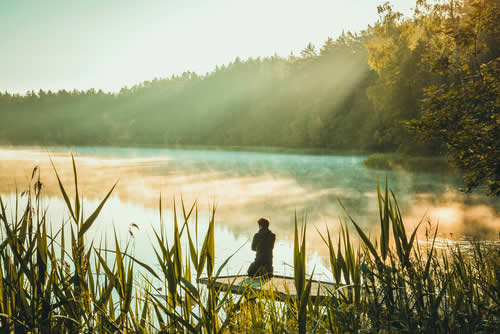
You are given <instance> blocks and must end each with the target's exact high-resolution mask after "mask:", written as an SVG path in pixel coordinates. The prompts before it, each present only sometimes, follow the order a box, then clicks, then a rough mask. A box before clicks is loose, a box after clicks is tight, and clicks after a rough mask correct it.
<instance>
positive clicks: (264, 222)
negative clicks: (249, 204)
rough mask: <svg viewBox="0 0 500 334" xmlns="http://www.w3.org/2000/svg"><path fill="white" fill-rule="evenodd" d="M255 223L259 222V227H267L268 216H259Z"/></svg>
mask: <svg viewBox="0 0 500 334" xmlns="http://www.w3.org/2000/svg"><path fill="white" fill-rule="evenodd" d="M257 223H258V224H259V228H268V227H269V218H261V219H259V221H258V222H257Z"/></svg>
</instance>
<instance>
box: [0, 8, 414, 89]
mask: <svg viewBox="0 0 500 334" xmlns="http://www.w3.org/2000/svg"><path fill="white" fill-rule="evenodd" d="M383 2H384V1H379V0H374V1H369V0H356V1H350V2H346V1H324V0H314V3H313V4H312V5H311V3H310V2H308V3H305V2H299V1H295V0H294V1H288V2H285V1H282V0H279V1H275V2H273V3H266V2H264V1H258V2H253V3H252V4H249V3H243V2H234V1H229V0H217V1H215V2H214V3H212V4H211V5H208V4H206V3H202V2H199V1H195V0H192V1H183V2H180V1H163V2H162V1H159V0H151V1H148V2H147V3H141V5H140V6H139V5H137V4H136V3H133V2H131V1H121V2H118V1H116V0H112V1H108V2H106V3H100V2H97V1H95V0H91V1H88V2H84V3H80V2H75V1H70V2H64V1H60V0H53V1H50V2H48V3H39V2H34V1H27V0H20V1H16V2H15V3H11V4H8V5H7V4H5V3H4V4H0V13H1V14H0V17H2V20H0V36H1V38H2V40H4V41H5V43H4V46H3V50H2V51H3V52H2V53H1V55H0V73H2V75H1V76H0V91H8V92H10V93H20V94H24V93H26V92H27V91H31V90H35V91H38V90H39V89H43V90H45V91H47V90H52V91H57V90H60V89H66V90H73V89H78V90H87V89H90V88H95V89H102V90H103V91H106V92H117V91H119V90H120V88H122V87H125V86H132V85H135V84H138V83H140V82H143V81H147V80H152V79H154V78H166V77H170V76H171V75H176V74H181V73H183V72H186V71H191V72H195V73H198V74H201V75H203V74H206V73H208V72H211V71H213V70H214V69H215V67H216V66H217V65H222V64H227V63H229V62H231V61H233V60H234V59H235V58H236V57H240V58H241V59H247V58H250V57H253V58H256V57H269V56H273V55H275V54H276V55H278V56H281V57H286V56H288V55H289V54H290V53H291V52H293V53H294V54H296V55H297V54H299V53H300V51H301V50H302V49H303V48H304V47H305V46H306V45H307V43H309V42H311V43H313V44H314V45H315V46H316V48H317V49H319V48H320V47H321V45H322V43H323V42H324V41H325V40H326V39H327V38H328V37H332V38H336V37H338V36H339V35H340V34H341V33H342V31H346V32H347V31H351V32H359V31H361V30H363V29H365V28H366V27H367V26H368V25H369V24H373V23H374V22H376V20H377V18H378V14H377V10H376V7H377V5H379V4H381V3H383ZM412 6H414V3H413V2H412V1H408V0H401V1H396V2H394V7H395V9H396V10H399V11H402V12H403V13H405V14H409V13H410V8H411V7H412ZM353 17H355V19H351V18H353Z"/></svg>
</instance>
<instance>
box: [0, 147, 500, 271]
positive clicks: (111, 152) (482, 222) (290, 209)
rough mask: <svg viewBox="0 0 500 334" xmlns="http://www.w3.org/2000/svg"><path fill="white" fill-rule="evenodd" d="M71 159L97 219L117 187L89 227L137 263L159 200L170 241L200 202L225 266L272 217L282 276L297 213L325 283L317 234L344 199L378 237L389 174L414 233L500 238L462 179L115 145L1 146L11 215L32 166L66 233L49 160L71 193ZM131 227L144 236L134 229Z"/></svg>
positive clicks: (337, 214)
mask: <svg viewBox="0 0 500 334" xmlns="http://www.w3.org/2000/svg"><path fill="white" fill-rule="evenodd" d="M71 152H73V153H74V154H75V157H76V161H77V167H78V176H79V187H80V189H79V190H80V193H81V194H83V196H84V198H85V212H87V213H89V214H90V211H91V210H92V209H93V208H95V207H96V206H97V205H98V203H99V202H98V201H99V199H102V198H103V197H104V196H105V195H106V193H107V191H108V190H109V189H110V188H111V187H112V186H113V184H114V183H115V182H116V181H117V180H118V185H117V187H116V190H115V191H114V193H113V196H112V197H111V198H110V200H109V201H108V202H107V204H106V206H105V208H104V210H103V212H102V214H101V216H100V217H99V220H98V221H97V222H96V224H95V225H94V226H93V227H92V231H91V234H92V235H91V237H93V238H94V239H97V240H103V242H104V240H108V241H110V240H112V239H111V238H110V237H111V236H112V235H111V233H112V232H113V229H114V230H116V231H117V233H118V234H119V236H120V239H121V240H122V241H123V242H126V240H128V239H129V238H130V239H131V242H132V245H133V252H135V254H136V256H137V257H139V258H140V259H142V260H145V261H146V262H148V261H149V262H151V263H154V260H153V259H154V257H153V256H154V253H152V247H151V246H150V245H151V243H152V240H153V236H154V234H153V229H159V228H160V213H159V200H160V196H161V199H162V207H163V212H162V218H163V220H164V222H165V225H166V230H167V234H168V233H169V232H171V225H172V221H173V213H172V208H173V203H174V200H175V201H176V202H177V208H179V207H180V205H179V204H180V203H179V202H180V199H181V197H182V198H183V200H184V203H185V204H186V206H189V207H190V206H191V205H192V203H194V201H197V203H198V209H199V233H200V235H202V234H203V232H204V231H205V230H206V227H207V222H208V219H209V212H210V208H211V207H213V206H214V205H216V208H217V210H216V216H215V218H216V237H215V238H216V255H217V259H216V260H217V262H218V263H221V262H222V261H224V259H225V258H226V257H227V256H229V255H230V254H232V253H233V252H234V251H236V250H237V249H238V248H239V247H240V246H241V245H244V244H245V242H247V241H248V240H250V239H251V238H252V236H253V234H254V233H255V232H256V230H257V223H256V221H257V219H258V218H260V217H261V216H266V217H269V218H270V219H271V229H272V230H273V231H274V232H275V233H276V234H277V238H278V240H277V244H276V246H275V252H274V255H275V271H276V272H278V273H283V274H287V273H289V272H290V266H289V264H291V263H293V259H292V251H291V250H292V240H293V239H292V237H293V226H294V225H293V223H294V215H295V212H296V213H297V216H298V217H299V219H306V220H307V223H308V225H307V226H308V241H307V242H308V249H309V255H310V259H309V266H310V267H311V268H312V266H316V272H320V273H322V275H325V276H328V274H327V270H326V267H324V265H323V263H326V262H325V261H324V260H325V259H324V256H325V255H327V250H326V249H325V247H324V244H323V242H322V240H321V237H320V236H319V234H318V232H317V231H316V228H317V229H318V230H320V231H322V232H325V231H326V229H327V228H328V229H329V230H330V232H333V234H334V235H335V232H336V231H337V230H338V229H339V222H340V221H341V220H345V218H346V214H345V212H344V210H343V209H342V207H341V206H340V205H339V201H340V202H342V203H343V205H344V206H345V207H346V209H347V210H348V211H349V213H350V214H351V215H352V217H353V218H354V219H355V220H356V221H358V222H359V223H360V224H361V225H362V226H364V228H365V229H366V230H367V231H370V232H371V234H372V235H374V234H375V233H376V232H377V231H376V229H377V224H378V221H377V217H378V204H377V199H376V184H377V177H381V180H385V176H386V175H387V177H388V179H389V186H390V188H391V189H392V190H393V191H394V193H395V194H396V195H397V197H398V201H399V203H400V206H401V211H402V214H403V216H404V219H405V221H406V224H407V226H409V227H411V226H414V225H415V224H417V223H418V222H419V221H420V220H421V219H422V218H423V217H424V216H425V217H426V220H428V221H429V222H430V223H426V225H424V226H423V227H422V233H424V231H425V229H426V228H427V227H428V226H429V225H430V226H436V224H438V223H439V231H440V235H441V236H442V237H445V238H450V239H457V238H460V237H462V236H464V235H472V236H474V237H478V238H481V239H496V238H498V235H499V232H500V216H499V210H500V204H499V201H498V199H494V198H489V197H487V196H484V195H480V194H468V195H466V194H463V193H461V192H459V191H458V190H457V189H458V188H459V187H460V180H459V178H458V177H457V176H456V175H451V174H437V173H410V172H405V171H391V172H387V173H386V172H382V171H375V170H371V169H367V168H365V167H364V166H363V164H362V161H363V160H364V159H365V157H364V156H340V155H339V156H334V155H291V154H275V153H250V152H228V151H204V150H177V149H147V148H108V147H101V148H95V147H92V148H91V147H71V148H54V147H52V148H48V149H40V148H0V195H1V196H2V198H3V199H4V201H6V202H7V203H8V204H9V207H10V208H13V207H14V204H15V200H14V199H15V191H16V188H17V189H18V191H19V192H20V191H22V190H24V189H26V188H27V187H28V184H29V181H30V178H31V174H32V170H33V168H34V167H35V166H40V172H41V180H42V183H43V185H44V187H43V188H44V194H45V197H44V205H46V206H47V207H48V212H49V217H50V220H51V222H52V224H54V225H60V224H61V223H62V222H63V221H64V220H65V219H68V213H67V211H66V210H65V209H64V203H63V201H62V199H61V197H60V195H59V190H58V186H57V183H56V179H55V175H54V172H53V170H52V167H51V166H50V162H49V154H50V156H51V157H52V159H53V161H54V164H55V166H56V168H57V170H58V171H59V174H60V176H61V178H62V180H63V183H64V184H65V186H66V187H67V188H68V189H71V192H72V190H73V187H72V185H73V183H72V182H73V176H72V169H71V157H70V153H71ZM179 213H180V211H179ZM180 214H181V213H180ZM132 223H135V224H137V225H138V226H139V229H136V228H131V227H130V226H131V224H132ZM192 224H193V226H194V220H193V221H192ZM315 227H316V228H315ZM129 230H130V231H131V232H132V233H133V237H131V235H130V233H129ZM353 235H354V234H353ZM200 238H201V236H200ZM422 238H423V236H422ZM253 256H254V255H253V253H252V252H251V251H250V245H249V244H246V245H245V246H244V247H243V248H242V249H241V250H240V251H239V252H238V254H237V256H235V257H234V259H233V260H232V261H231V263H230V265H229V266H228V267H227V273H236V272H238V271H246V268H247V266H248V265H249V263H250V262H251V261H252V259H253ZM325 278H327V277H325Z"/></svg>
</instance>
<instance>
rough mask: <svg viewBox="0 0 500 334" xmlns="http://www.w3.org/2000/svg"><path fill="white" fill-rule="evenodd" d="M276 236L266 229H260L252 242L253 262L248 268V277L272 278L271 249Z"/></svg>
mask: <svg viewBox="0 0 500 334" xmlns="http://www.w3.org/2000/svg"><path fill="white" fill-rule="evenodd" d="M275 241H276V235H275V234H274V233H273V232H271V231H270V230H269V229H268V228H261V229H260V230H259V232H257V233H255V235H254V237H253V240H252V250H253V251H255V252H256V254H255V260H254V262H253V263H252V264H251V265H250V267H249V268H248V276H263V275H265V276H272V274H273V248H274V242H275Z"/></svg>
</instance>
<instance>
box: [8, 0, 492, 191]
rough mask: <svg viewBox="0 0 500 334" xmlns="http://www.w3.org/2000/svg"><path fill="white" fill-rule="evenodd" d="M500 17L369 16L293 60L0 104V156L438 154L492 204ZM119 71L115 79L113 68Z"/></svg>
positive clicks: (466, 13) (484, 2)
mask: <svg viewBox="0 0 500 334" xmlns="http://www.w3.org/2000/svg"><path fill="white" fill-rule="evenodd" d="M499 7H500V5H499V4H498V1H495V0H470V1H469V0H468V1H453V0H452V1H431V2H428V1H423V0H418V1H417V3H416V6H415V9H414V13H413V15H412V16H411V17H405V16H403V15H402V14H401V13H399V12H396V11H394V10H393V8H392V6H391V5H390V4H389V3H386V4H384V5H382V6H379V7H378V13H379V20H378V21H377V22H376V23H375V24H373V25H369V26H368V27H367V28H366V29H365V30H363V31H360V32H357V33H351V32H343V33H342V34H341V35H340V36H339V37H338V38H336V39H332V38H329V39H328V40H326V41H325V42H324V44H323V45H322V46H321V47H319V48H317V47H316V46H314V45H312V44H311V43H309V44H308V45H307V46H306V47H305V48H304V49H303V50H302V51H301V52H300V54H299V55H294V54H290V55H289V56H288V57H286V58H285V57H280V56H272V57H264V58H249V59H240V58H236V59H235V60H234V61H233V62H231V63H229V64H226V65H221V66H217V67H216V68H215V70H214V71H213V72H210V73H206V74H205V75H199V74H196V73H193V72H185V73H183V74H182V75H173V76H171V77H170V78H155V79H153V80H151V81H145V82H142V83H140V84H137V85H135V86H133V87H124V88H122V89H121V90H120V92H117V93H109V92H103V91H102V90H96V89H89V90H87V91H78V90H73V91H67V90H60V91H57V92H52V91H43V90H40V91H38V92H36V91H28V92H27V93H26V94H25V95H20V94H11V93H9V92H3V93H0V119H1V122H0V144H3V145H120V146H135V145H145V146H173V145H221V146H252V147H255V146H273V147H289V148H324V149H329V150H356V151H368V152H399V153H406V154H412V155H444V156H446V157H447V158H449V160H450V162H451V163H452V164H453V165H454V166H456V167H458V168H459V169H461V170H462V171H463V172H464V173H463V175H464V179H465V181H466V185H467V188H468V189H471V188H474V187H476V186H479V185H481V184H486V186H487V187H488V189H489V191H490V193H492V194H496V195H498V193H500V178H499V175H500V166H499V163H498V161H500V136H499V133H500V116H499V107H500V98H499V91H500V85H499V78H500V37H499V36H500V34H499V30H500V24H498V23H499V22H500V8H499ZM124 70H125V69H124Z"/></svg>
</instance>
